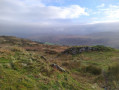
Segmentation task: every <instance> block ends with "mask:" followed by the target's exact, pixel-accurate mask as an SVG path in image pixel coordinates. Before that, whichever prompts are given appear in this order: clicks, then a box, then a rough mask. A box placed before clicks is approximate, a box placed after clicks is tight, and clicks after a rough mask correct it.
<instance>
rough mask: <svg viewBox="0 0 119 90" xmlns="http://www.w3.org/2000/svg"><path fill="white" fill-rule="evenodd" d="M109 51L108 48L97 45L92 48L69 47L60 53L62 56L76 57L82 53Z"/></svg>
mask: <svg viewBox="0 0 119 90" xmlns="http://www.w3.org/2000/svg"><path fill="white" fill-rule="evenodd" d="M108 50H111V48H109V47H105V46H102V45H97V46H93V47H89V46H84V47H71V48H69V49H66V50H65V51H63V52H62V54H71V55H76V54H80V53H82V52H89V51H108Z"/></svg>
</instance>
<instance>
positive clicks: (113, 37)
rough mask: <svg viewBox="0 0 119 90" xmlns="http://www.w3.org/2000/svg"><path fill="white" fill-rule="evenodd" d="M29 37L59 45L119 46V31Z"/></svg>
mask: <svg viewBox="0 0 119 90" xmlns="http://www.w3.org/2000/svg"><path fill="white" fill-rule="evenodd" d="M28 39H31V40H35V41H41V42H49V43H54V44H59V45H69V46H78V45H89V46H90V45H105V46H110V47H113V48H119V32H100V33H92V34H88V35H84V36H81V35H51V36H50V35H45V36H40V35H36V36H31V37H28Z"/></svg>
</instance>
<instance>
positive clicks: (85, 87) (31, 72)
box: [0, 36, 119, 90]
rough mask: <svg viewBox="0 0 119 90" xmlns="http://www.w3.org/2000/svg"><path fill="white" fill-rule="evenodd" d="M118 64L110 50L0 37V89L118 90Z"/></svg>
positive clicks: (115, 53)
mask: <svg viewBox="0 0 119 90" xmlns="http://www.w3.org/2000/svg"><path fill="white" fill-rule="evenodd" d="M79 51H80V52H79ZM69 52H70V53H69ZM118 62H119V51H118V50H115V49H113V48H110V47H105V46H92V47H89V46H80V47H79V46H78V47H70V46H58V45H47V44H42V43H38V42H33V41H31V40H26V39H21V38H16V37H12V36H0V90H104V89H107V90H109V89H110V90H118V89H119V85H118V82H119V72H118V69H119V65H118V64H116V63H118Z"/></svg>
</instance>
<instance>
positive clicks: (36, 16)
mask: <svg viewBox="0 0 119 90" xmlns="http://www.w3.org/2000/svg"><path fill="white" fill-rule="evenodd" d="M82 15H86V16H87V15H89V14H88V13H87V12H86V10H85V8H83V7H80V6H79V5H70V6H63V7H60V6H47V5H45V4H44V3H42V1H41V0H14V1H11V0H1V1H0V20H7V21H13V22H43V21H46V22H47V21H48V20H54V19H75V18H79V17H80V16H82Z"/></svg>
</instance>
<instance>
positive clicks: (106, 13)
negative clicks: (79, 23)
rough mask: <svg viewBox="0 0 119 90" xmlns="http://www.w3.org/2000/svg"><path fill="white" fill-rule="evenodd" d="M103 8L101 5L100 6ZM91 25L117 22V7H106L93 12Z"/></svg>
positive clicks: (118, 7)
mask: <svg viewBox="0 0 119 90" xmlns="http://www.w3.org/2000/svg"><path fill="white" fill-rule="evenodd" d="M102 6H103V5H102ZM93 15H94V16H96V18H95V20H94V17H93V18H92V19H93V23H103V22H105V23H106V22H117V21H119V5H108V6H107V7H98V9H97V10H95V11H93Z"/></svg>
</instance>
